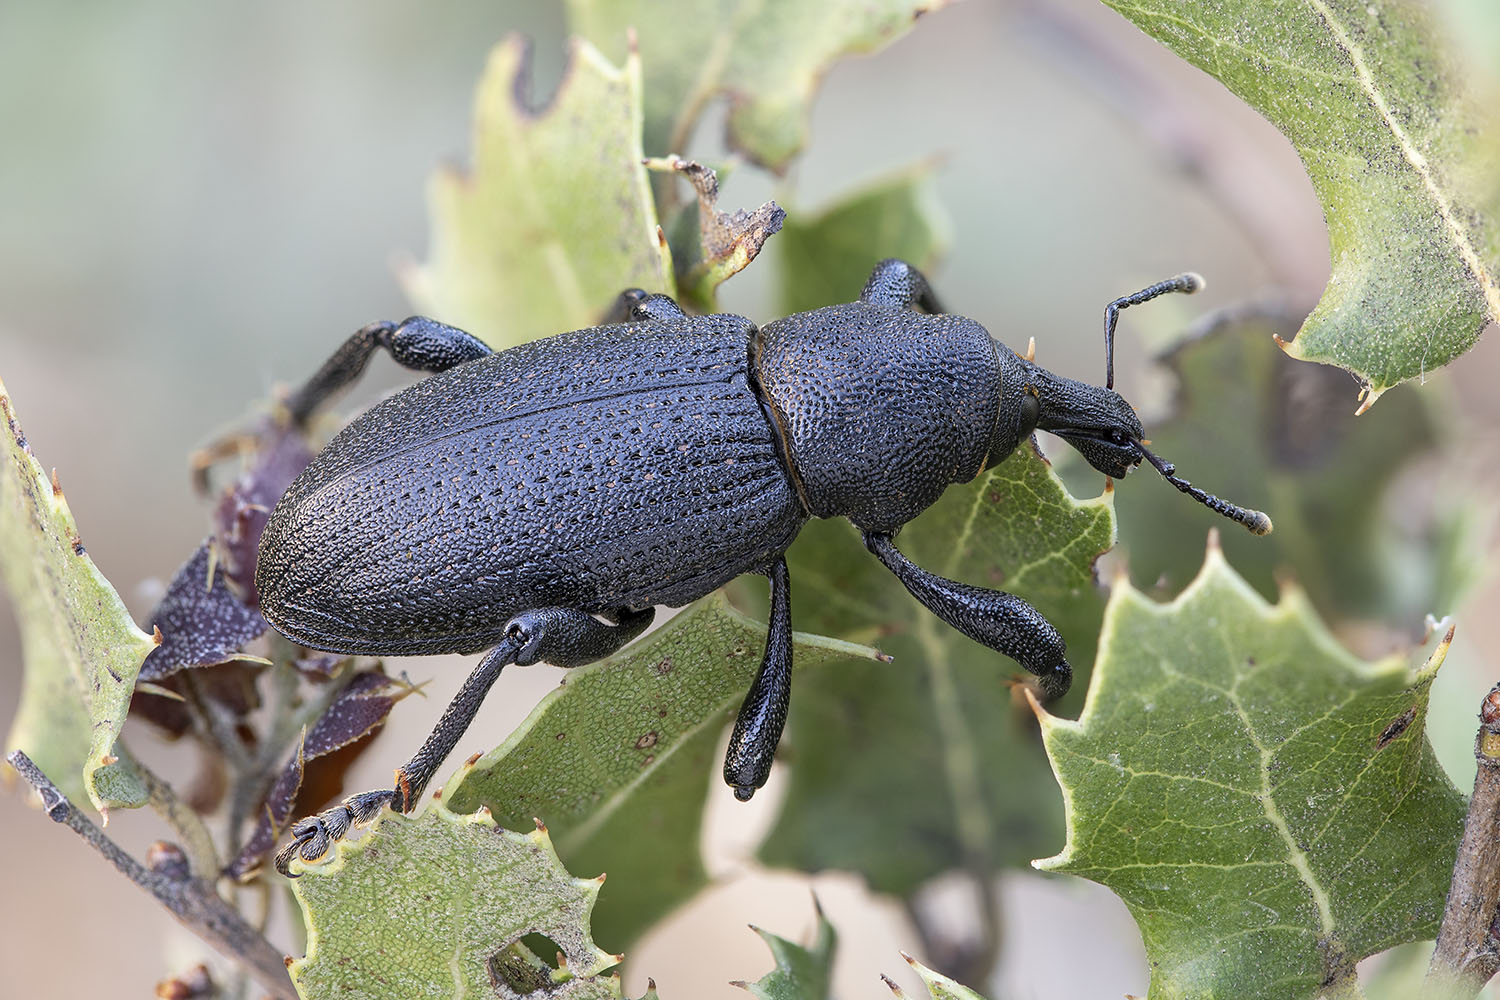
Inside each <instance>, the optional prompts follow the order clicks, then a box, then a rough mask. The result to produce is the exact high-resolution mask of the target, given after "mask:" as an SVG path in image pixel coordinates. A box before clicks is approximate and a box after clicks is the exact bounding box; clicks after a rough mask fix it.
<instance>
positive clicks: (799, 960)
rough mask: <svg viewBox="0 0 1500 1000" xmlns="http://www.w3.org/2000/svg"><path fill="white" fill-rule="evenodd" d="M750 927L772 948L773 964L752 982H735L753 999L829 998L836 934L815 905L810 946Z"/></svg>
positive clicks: (806, 999)
mask: <svg viewBox="0 0 1500 1000" xmlns="http://www.w3.org/2000/svg"><path fill="white" fill-rule="evenodd" d="M751 930H753V931H755V933H757V934H759V935H760V939H761V940H762V941H764V942H765V943H766V947H767V948H770V949H771V957H772V958H774V959H775V960H776V968H774V969H772V970H771V971H770V972H768V973H766V974H765V975H764V976H761V977H760V978H759V979H757V980H756V981H755V982H753V983H747V982H736V983H735V984H734V985H736V986H739V987H741V988H743V989H744V990H745V991H746V992H748V993H749V994H750V995H751V996H753V997H755V998H756V1000H828V995H829V990H830V988H831V987H832V985H833V954H834V951H835V949H836V948H837V947H838V936H837V935H836V934H834V932H833V925H832V924H830V923H829V922H828V918H827V917H826V916H824V915H823V908H822V907H821V906H819V907H818V929H817V932H816V934H815V936H814V939H813V943H812V944H811V945H810V946H803V945H800V944H793V943H792V942H791V941H788V940H787V939H786V938H783V937H778V936H777V935H775V934H772V933H771V932H770V931H765V930H761V929H760V928H759V927H755V926H752V927H751Z"/></svg>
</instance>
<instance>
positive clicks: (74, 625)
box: [0, 383, 156, 811]
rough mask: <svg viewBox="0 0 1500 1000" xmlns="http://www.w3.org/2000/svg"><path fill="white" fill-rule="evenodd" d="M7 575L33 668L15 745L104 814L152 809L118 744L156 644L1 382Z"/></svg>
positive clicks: (1, 561) (0, 488)
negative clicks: (105, 567) (109, 576)
mask: <svg viewBox="0 0 1500 1000" xmlns="http://www.w3.org/2000/svg"><path fill="white" fill-rule="evenodd" d="M0 417H3V419H4V426H3V427H0V459H3V463H4V464H3V465H0V573H3V574H4V580H5V586H6V589H7V590H9V591H10V599H11V602H12V604H13V606H14V608H15V612H16V621H17V622H18V623H19V624H20V629H21V649H22V654H23V657H24V662H25V673H24V675H23V678H22V684H21V703H20V706H19V707H18V708H17V710H16V718H15V722H14V723H13V725H12V727H11V731H10V735H9V736H8V737H7V738H6V746H7V747H11V748H18V749H21V750H25V751H26V753H27V754H28V755H29V756H30V757H31V759H32V760H34V761H35V762H36V764H37V766H38V767H40V768H41V769H42V770H43V772H44V773H46V774H48V775H49V776H50V777H51V778H52V779H53V780H54V781H56V782H57V784H58V787H60V788H61V789H62V790H63V792H64V793H65V794H67V795H68V796H70V797H76V796H79V795H80V794H81V793H87V795H88V798H89V801H90V802H92V803H93V804H94V807H95V808H96V809H99V810H100V811H105V810H107V809H108V808H109V807H111V806H127V807H135V806H140V805H143V804H145V801H146V789H145V786H144V784H143V782H142V780H141V778H140V776H139V775H138V774H137V773H136V771H135V769H134V768H133V767H131V766H130V761H129V758H128V756H127V755H126V754H125V752H124V750H123V748H121V747H119V746H118V745H117V744H116V740H117V739H118V738H119V735H120V727H121V726H122V725H123V724H124V722H125V713H126V712H127V711H128V710H129V708H130V695H131V692H132V691H133V690H134V689H135V681H136V676H137V675H138V674H139V673H140V670H141V663H142V662H143V661H144V660H145V659H146V656H147V654H149V653H150V652H151V650H152V649H154V648H155V647H156V642H155V640H154V639H153V638H152V637H151V636H149V635H147V634H146V633H145V632H142V631H141V630H140V629H139V628H137V627H136V625H135V622H133V621H131V619H130V614H129V613H128V612H127V611H126V610H125V605H124V603H123V602H122V601H121V600H120V595H119V594H117V593H116V592H115V589H114V588H113V587H111V586H110V584H109V581H108V580H106V579H105V578H104V574H103V573H100V572H99V567H97V566H95V565H94V561H93V560H92V559H90V558H89V556H88V553H87V552H86V551H85V550H84V547H83V540H82V538H81V537H80V536H79V534H78V525H77V524H76V523H75V522H74V520H73V514H72V512H71V511H70V510H69V509H68V504H67V501H66V500H64V499H63V494H62V488H61V487H60V486H59V485H58V481H57V477H56V475H55V474H54V475H53V476H52V477H50V478H49V477H48V475H47V473H46V472H44V471H43V469H42V466H41V464H40V463H39V462H38V461H37V460H36V457H35V456H34V455H32V453H31V448H30V447H29V446H28V445H27V443H26V436H25V434H23V433H22V431H21V424H20V422H19V420H18V419H17V417H16V413H15V409H14V407H13V406H12V405H11V400H10V396H9V395H8V394H7V393H6V391H5V386H4V384H3V383H0Z"/></svg>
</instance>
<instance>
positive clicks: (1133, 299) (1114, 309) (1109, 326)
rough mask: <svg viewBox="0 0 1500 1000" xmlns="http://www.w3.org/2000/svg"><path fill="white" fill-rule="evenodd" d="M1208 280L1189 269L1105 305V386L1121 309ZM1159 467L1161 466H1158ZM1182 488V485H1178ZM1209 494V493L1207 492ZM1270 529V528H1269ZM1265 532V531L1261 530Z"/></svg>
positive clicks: (1111, 373) (1111, 381) (1111, 383)
mask: <svg viewBox="0 0 1500 1000" xmlns="http://www.w3.org/2000/svg"><path fill="white" fill-rule="evenodd" d="M1206 284H1207V282H1205V281H1204V280H1203V275H1201V274H1194V273H1193V272H1192V271H1187V272H1185V273H1183V274H1179V275H1177V276H1176V277H1175V278H1168V279H1167V280H1166V281H1158V282H1157V283H1156V284H1154V285H1152V286H1150V287H1149V288H1142V289H1141V290H1140V291H1138V292H1134V293H1132V294H1130V295H1122V296H1120V297H1119V298H1118V299H1115V300H1114V301H1113V302H1111V303H1110V304H1109V305H1107V306H1105V307H1104V388H1106V389H1113V388H1114V387H1115V324H1116V323H1118V322H1119V321H1120V310H1121V309H1126V308H1129V307H1130V306H1138V305H1140V304H1141V303H1142V302H1150V301H1151V300H1152V299H1154V298H1156V297H1157V296H1158V295H1166V294H1167V293H1168V292H1182V293H1183V294H1184V295H1192V294H1193V293H1194V292H1198V291H1202V290H1203V287H1204V285H1206ZM1157 468H1161V467H1160V466H1157ZM1178 489H1181V487H1178ZM1205 495H1207V494H1205ZM1267 530H1269V529H1267ZM1261 534H1265V532H1261Z"/></svg>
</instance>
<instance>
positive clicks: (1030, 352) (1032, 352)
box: [1026, 337, 1036, 361]
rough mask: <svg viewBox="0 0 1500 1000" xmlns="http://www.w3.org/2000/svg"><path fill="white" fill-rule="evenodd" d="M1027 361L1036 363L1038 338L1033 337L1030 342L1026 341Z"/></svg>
mask: <svg viewBox="0 0 1500 1000" xmlns="http://www.w3.org/2000/svg"><path fill="white" fill-rule="evenodd" d="M1026 360H1027V361H1035V360H1036V338H1035V337H1032V338H1031V339H1030V340H1028V341H1026Z"/></svg>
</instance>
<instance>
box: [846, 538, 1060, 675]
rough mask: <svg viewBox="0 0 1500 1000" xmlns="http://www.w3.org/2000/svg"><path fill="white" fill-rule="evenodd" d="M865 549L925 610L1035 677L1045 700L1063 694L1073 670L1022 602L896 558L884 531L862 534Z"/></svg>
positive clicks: (1047, 626)
mask: <svg viewBox="0 0 1500 1000" xmlns="http://www.w3.org/2000/svg"><path fill="white" fill-rule="evenodd" d="M864 540H865V547H866V548H868V549H869V550H870V551H871V552H873V553H874V554H875V557H876V558H877V559H879V560H880V561H881V563H883V564H884V565H885V568H886V569H888V570H890V571H891V572H892V573H894V574H896V578H897V579H898V580H900V581H901V584H902V586H904V587H905V588H906V589H907V590H908V591H909V592H910V593H911V595H912V596H913V597H915V598H916V599H917V600H918V601H921V602H922V604H923V605H925V606H926V608H927V610H929V611H931V612H932V613H933V614H935V615H937V616H938V617H939V618H941V619H942V620H943V621H945V622H947V623H948V624H949V625H951V626H953V627H954V628H956V629H958V631H960V632H962V633H963V634H964V635H966V636H968V637H969V638H970V639H973V640H974V641H975V642H978V643H980V644H981V645H984V646H988V647H989V648H990V649H993V650H995V651H996V652H998V653H1004V654H1005V655H1006V656H1008V657H1010V658H1011V659H1013V660H1015V661H1016V662H1017V663H1019V664H1020V665H1021V666H1023V667H1025V668H1026V669H1027V670H1029V671H1031V672H1032V673H1033V674H1036V676H1037V680H1038V683H1039V684H1040V686H1041V689H1042V695H1043V696H1044V697H1045V698H1046V699H1047V700H1048V701H1051V700H1052V699H1054V698H1061V697H1062V696H1063V695H1065V694H1067V692H1068V688H1069V686H1071V685H1072V683H1073V668H1072V667H1071V666H1069V665H1068V661H1067V659H1066V657H1065V655H1064V654H1065V653H1066V652H1067V647H1066V644H1065V643H1064V642H1063V638H1062V636H1061V635H1059V634H1058V631H1057V629H1055V628H1053V627H1052V623H1051V622H1049V621H1047V619H1045V618H1043V617H1042V615H1041V612H1039V611H1037V609H1036V608H1033V607H1032V606H1031V605H1030V604H1028V603H1027V602H1026V601H1023V600H1022V599H1021V598H1019V597H1017V596H1015V595H1014V594H1007V593H1006V592H1005V591H1003V590H988V589H986V588H984V587H975V586H973V585H971V584H967V583H959V582H958V581H956V580H949V579H947V578H946V577H941V576H937V575H935V574H933V573H929V572H927V571H926V570H925V569H922V568H921V567H920V566H918V565H916V564H915V563H913V562H912V561H911V560H910V559H908V558H906V556H904V555H902V554H901V552H900V551H898V550H897V548H896V543H895V540H894V539H893V538H892V537H891V535H889V534H887V533H885V532H878V531H866V532H864Z"/></svg>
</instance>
